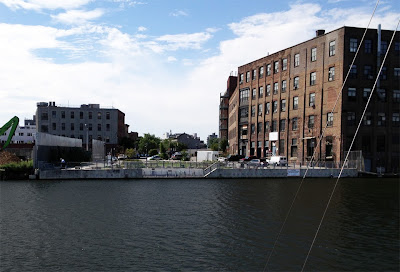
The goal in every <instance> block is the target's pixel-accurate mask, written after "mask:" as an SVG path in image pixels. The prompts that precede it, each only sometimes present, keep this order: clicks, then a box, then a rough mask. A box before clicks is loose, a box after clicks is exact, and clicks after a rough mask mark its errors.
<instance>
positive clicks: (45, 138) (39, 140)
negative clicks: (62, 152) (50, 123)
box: [35, 132, 82, 147]
mask: <svg viewBox="0 0 400 272" xmlns="http://www.w3.org/2000/svg"><path fill="white" fill-rule="evenodd" d="M35 142H36V145H37V146H39V145H43V146H68V147H82V140H81V139H75V138H68V137H62V136H56V135H51V134H47V133H40V132H38V133H36V136H35Z"/></svg>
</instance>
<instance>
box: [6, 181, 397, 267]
mask: <svg viewBox="0 0 400 272" xmlns="http://www.w3.org/2000/svg"><path fill="white" fill-rule="evenodd" d="M334 181H335V180H334V179H306V181H305V183H304V184H303V186H302V190H301V191H300V194H299V196H298V198H297V200H296V202H295V205H294V208H293V210H292V213H291V215H290V216H289V219H288V221H287V223H286V225H285V227H284V229H283V231H282V234H281V238H280V239H279V240H278V242H277V246H276V248H275V252H274V254H273V255H272V257H271V260H270V263H269V265H268V270H270V271H300V270H301V267H302V265H303V262H304V259H305V257H306V255H307V252H308V249H309V246H310V243H311V241H312V239H313V236H314V233H315V231H316V228H317V226H318V224H319V221H320V218H321V216H322V212H323V209H324V208H325V205H326V202H327V199H328V196H329V194H330V192H331V190H332V188H333V184H334ZM299 182H300V180H298V179H254V180H232V179H231V180H208V179H195V180H190V179H186V180H185V179H182V180H173V179H165V180H163V179H153V180H151V179H146V180H89V181H46V182H41V181H34V182H32V181H18V182H11V181H10V182H0V193H1V195H0V197H1V198H0V270H1V271H52V272H53V271H160V270H162V271H263V269H264V267H265V265H266V261H267V258H268V255H269V253H270V251H271V248H272V245H273V243H274V240H275V238H276V235H277V233H278V231H279V229H280V226H281V223H282V221H283V219H284V218H285V215H286V212H287V211H288V209H289V205H290V203H291V201H292V199H293V196H294V194H295V192H296V190H297V187H298V185H299ZM399 244H400V242H399V180H398V179H342V180H340V182H339V185H338V187H337V190H336V193H335V195H334V197H333V199H332V203H331V206H330V208H329V210H328V212H327V215H326V218H325V221H324V222H323V224H322V226H321V230H320V234H319V236H318V238H317V239H316V242H315V245H314V247H313V249H312V251H311V255H310V257H309V259H308V262H307V264H306V267H305V270H306V271H356V270H357V271H399Z"/></svg>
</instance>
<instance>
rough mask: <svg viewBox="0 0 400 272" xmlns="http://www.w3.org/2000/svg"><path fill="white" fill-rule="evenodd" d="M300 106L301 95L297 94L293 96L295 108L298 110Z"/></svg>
mask: <svg viewBox="0 0 400 272" xmlns="http://www.w3.org/2000/svg"><path fill="white" fill-rule="evenodd" d="M298 108H299V97H298V96H295V97H293V109H294V110H297V109H298Z"/></svg>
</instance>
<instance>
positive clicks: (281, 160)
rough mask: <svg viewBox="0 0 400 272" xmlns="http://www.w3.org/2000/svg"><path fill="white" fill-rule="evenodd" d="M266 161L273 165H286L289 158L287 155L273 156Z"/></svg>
mask: <svg viewBox="0 0 400 272" xmlns="http://www.w3.org/2000/svg"><path fill="white" fill-rule="evenodd" d="M266 162H267V163H268V164H272V165H279V166H286V165H287V158H286V157H285V156H272V157H271V158H269V159H267V160H266Z"/></svg>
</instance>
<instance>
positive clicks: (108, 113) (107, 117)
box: [106, 112, 110, 120]
mask: <svg viewBox="0 0 400 272" xmlns="http://www.w3.org/2000/svg"><path fill="white" fill-rule="evenodd" d="M106 119H107V120H110V112H106Z"/></svg>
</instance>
